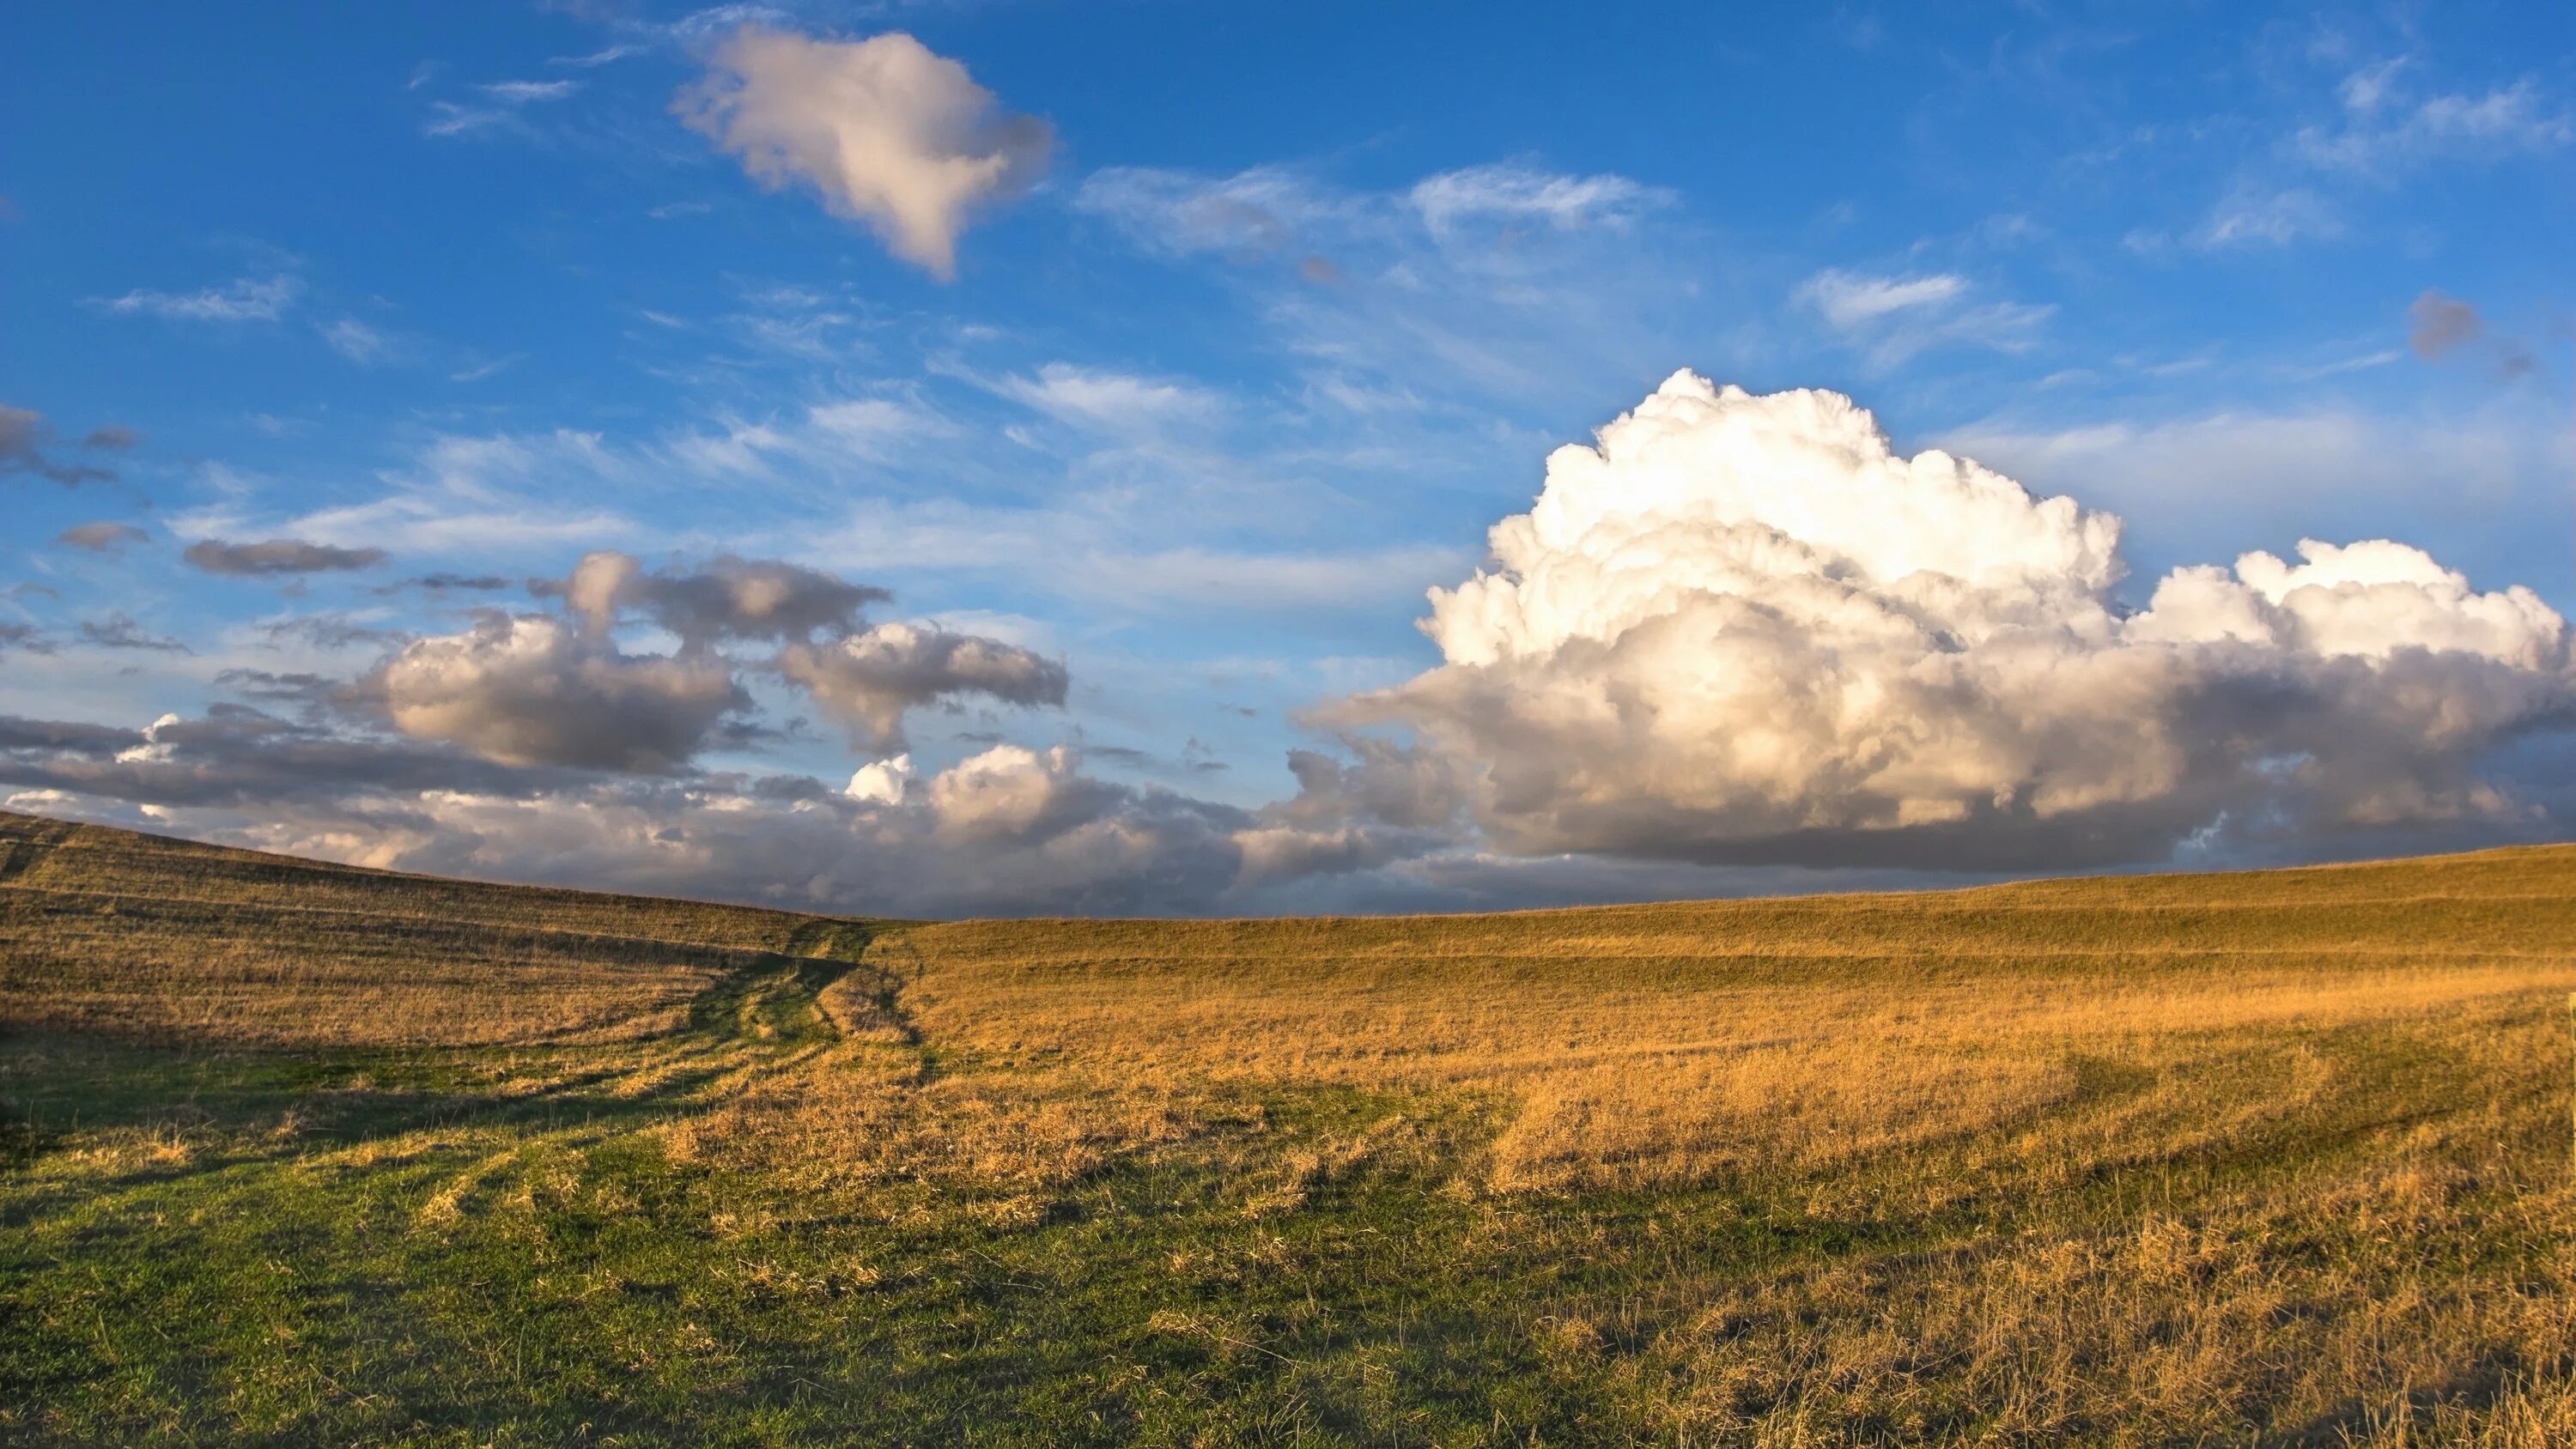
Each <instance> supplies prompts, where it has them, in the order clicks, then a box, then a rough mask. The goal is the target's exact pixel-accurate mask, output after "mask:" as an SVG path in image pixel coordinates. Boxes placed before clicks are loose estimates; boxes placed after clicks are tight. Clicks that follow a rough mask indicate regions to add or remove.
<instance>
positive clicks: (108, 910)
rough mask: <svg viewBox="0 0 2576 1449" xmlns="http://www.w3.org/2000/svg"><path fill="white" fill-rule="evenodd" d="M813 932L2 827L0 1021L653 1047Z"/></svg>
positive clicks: (734, 914)
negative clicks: (702, 1002) (719, 986)
mask: <svg viewBox="0 0 2576 1449" xmlns="http://www.w3.org/2000/svg"><path fill="white" fill-rule="evenodd" d="M814 925H815V918H813V917H810V916H800V915H793V914H790V913H787V912H781V911H763V910H754V909H749V908H744V907H737V906H710V905H699V904H696V903H693V902H687V901H671V900H659V899H653V898H648V897H633V896H611V895H599V894H591V893H585V892H579V891H546V890H528V889H524V888H519V887H510V886H487V885H477V884H474V883H472V882H466V881H448V880H436V879H431V878H426V877H420V876H405V875H397V874H393V873H391V872H386V871H367V870H357V869H353V868H349V867H343V866H332V865H324V864H319V863H315V862H310V861H300V860H290V859H287V858H285V857H281V856H271V855H261V854H257V853H254V852H250V851H239V850H224V849H219V848H216V847H212V846H203V845H193V844H189V843H187V842H185V841H176V840H165V839H161V838H159V837H156V836H149V835H136V834H132V833H130V832H126V831H120V830H108V829H104V828H100V827H95V826H79V825H68V824H64V823H62V822H58V821H50V820H40V819H35V818H32V817H28V816H19V815H9V814H5V813H0V1026H16V1027H43V1028H48V1029H74V1028H77V1029H84V1030H105V1031H114V1032H119V1033H123V1034H126V1035H132V1036H144V1037H154V1038H160V1039H166V1040H182V1041H206V1042H215V1043H234V1044H248V1045H260V1046H272V1047H294V1046H327V1045H340V1046H391V1045H403V1044H413V1045H450V1046H462V1045H478V1044H489V1043H498V1042H514V1041H518V1042H524V1041H537V1040H596V1039H607V1038H615V1037H621V1036H634V1035H644V1034H651V1033H653V1032H657V1031H662V1030H666V1029H668V1028H670V1027H671V1026H673V1025H675V1024H676V1023H677V1022H678V1020H679V1019H680V1017H681V1015H682V1014H683V1013H684V1012H685V1010H686V1007H687V1003H688V1002H689V1001H690V1000H691V999H693V998H694V997H696V996H697V995H698V994H699V993H700V992H702V991H704V990H705V989H706V988H707V987H708V986H709V985H711V984H713V983H715V982H717V981H719V980H722V979H725V978H727V977H729V976H732V975H735V974H737V973H740V972H742V971H745V970H747V969H751V968H753V967H755V966H758V965H760V964H761V963H763V962H764V961H768V960H771V959H772V957H771V956H770V955H769V953H773V952H778V951H782V950H785V949H787V948H788V947H789V945H790V943H791V941H792V940H793V938H794V937H795V936H796V934H797V932H798V931H800V930H806V929H810V928H812V927H813V926H814Z"/></svg>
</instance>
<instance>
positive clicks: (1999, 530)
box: [1301, 373, 2576, 869]
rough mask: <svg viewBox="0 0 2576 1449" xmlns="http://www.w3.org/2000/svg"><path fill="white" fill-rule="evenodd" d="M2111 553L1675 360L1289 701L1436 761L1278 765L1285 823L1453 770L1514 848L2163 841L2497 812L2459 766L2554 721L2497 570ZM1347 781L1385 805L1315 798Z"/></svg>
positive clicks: (1824, 848) (2558, 649)
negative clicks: (1382, 684)
mask: <svg viewBox="0 0 2576 1449" xmlns="http://www.w3.org/2000/svg"><path fill="white" fill-rule="evenodd" d="M2118 539H2119V521H2118V520H2117V519H2116V518H2113V517H2112V516H2110V515H2108V514H2105V513H2101V512H2096V511H2090V510H2087V509H2085V508H2083V507H2081V506H2080V505H2078V504H2077V503H2076V502H2075V501H2074V500H2073V499H2071V498H2063V497H2060V498H2035V497H2033V496H2031V495H2030V494H2029V493H2028V492H2026V491H2025V490H2024V489H2022V488H2021V487H2020V485H2018V484H2016V483H2014V482H2013V481H2012V480H2011V479H2009V478H2006V477H2004V476H2002V475H2001V474H1998V473H1995V472H1993V471H1992V470H1989V469H1986V468H1983V467H1980V466H1978V465H1977V464H1975V463H1973V462H1970V461H1968V460H1965V459H1961V458H1956V457H1953V456H1950V455H1948V454H1946V453H1941V452H1937V451H1935V452H1926V453H1922V454H1918V455H1916V456H1914V457H1911V458H1907V457H1903V456H1899V455H1897V454H1895V453H1894V452H1892V451H1891V450H1890V449H1889V447H1888V444H1887V439H1886V437H1885V435H1884V434H1882V433H1881V432H1880V431H1879V429H1878V427H1877V424H1876V422H1875V420H1874V419H1873V418H1872V417H1871V416H1870V414H1869V413H1868V412H1866V411H1865V410H1863V409H1861V408H1860V407H1858V406H1857V405H1855V404H1854V403H1852V402H1851V401H1850V400H1849V399H1848V398H1844V397H1842V396H1840V395H1839V394H1834V393H1828V392H1813V391H1810V392H1787V393H1779V394H1774V395H1770V396H1759V397H1757V396H1754V395H1751V394H1748V393H1746V392H1744V391H1742V390H1741V389H1737V388H1733V387H1728V388H1723V389H1721V388H1716V387H1713V386H1711V385H1710V384H1708V383H1707V382H1705V381H1703V380H1701V379H1700V378H1698V377H1695V376H1692V375H1690V374H1688V373H1682V374H1677V375H1676V376H1674V377H1673V378H1672V379H1671V380H1670V381H1669V382H1667V383H1666V384H1664V386H1663V387H1662V388H1660V389H1658V390H1657V391H1656V393H1655V394H1654V395H1653V396H1651V397H1649V398H1648V399H1647V400H1646V401H1645V402H1644V403H1643V404H1641V405H1640V406H1639V407H1638V408H1637V409H1636V411H1634V412H1633V413H1631V414H1629V415H1627V416H1624V417H1622V418H1620V419H1618V420H1617V421H1615V422H1613V423H1612V424H1610V425H1609V426H1608V427H1606V428H1604V429H1602V430H1601V433H1600V435H1599V441H1598V444H1597V445H1596V446H1594V447H1567V448H1563V449H1559V450H1558V451H1557V453H1556V454H1554V455H1553V456H1552V457H1551V458H1550V459H1549V461H1548V470H1547V483H1546V486H1545V489H1544V490H1543V492H1542V494H1541V496H1540V498H1539V500H1538V502H1537V504H1536V506H1534V507H1533V508H1532V509H1531V511H1530V512H1528V513H1526V514H1522V515H1519V516H1516V517H1513V518H1508V519H1505V520H1504V521H1503V522H1502V523H1500V524H1498V525H1496V527H1495V528H1494V530H1493V534H1492V540H1491V541H1492V548H1493V556H1494V559H1495V561H1496V563H1497V564H1498V565H1499V571H1498V572H1494V573H1480V574H1478V575H1477V576H1476V577H1475V578H1473V579H1470V580H1468V581H1466V582H1464V583H1462V584H1460V585H1459V586H1458V587H1456V588H1454V589H1436V590H1434V591H1433V592H1432V596H1431V603H1432V608H1431V617H1430V618H1429V619H1428V620H1427V621H1426V622H1425V623H1424V626H1423V627H1424V629H1425V631H1426V632H1427V633H1429V634H1430V636H1431V638H1432V639H1433V641H1434V642H1435V643H1436V644H1437V645H1438V646H1439V648H1440V651H1441V654H1442V656H1443V658H1444V660H1445V662H1444V663H1443V664H1442V665H1441V666H1439V667H1438V668H1435V669H1432V670H1430V671H1428V672H1426V673H1424V674H1422V675H1419V676H1417V677H1416V678H1414V679H1412V680H1409V681H1407V682H1405V683H1403V684H1401V685H1398V686H1395V687H1393V688H1390V689H1384V690H1378V691H1374V692H1370V693H1365V694H1361V695H1357V696H1354V697H1352V698H1351V699H1348V700H1345V701H1342V702H1340V703H1339V704H1337V705H1334V706H1330V707H1328V708H1326V709H1325V710H1323V711H1322V712H1321V713H1320V715H1319V719H1320V720H1321V722H1324V723H1329V724H1335V725H1339V726H1342V727H1345V728H1348V727H1354V726H1366V725H1385V726H1395V727H1399V728H1401V729H1403V730H1405V731H1407V732H1409V733H1410V735H1411V736H1412V738H1413V741H1414V746H1413V750H1412V752H1411V753H1412V754H1413V755H1415V756H1418V757H1425V758H1428V759H1429V760H1431V761H1433V762H1435V763H1436V765H1437V767H1438V768H1435V769H1432V770H1429V771H1427V772H1426V771H1425V770H1424V769H1423V768H1422V765H1421V761H1420V759H1407V758H1403V757H1400V756H1397V755H1393V754H1389V755H1387V756H1386V758H1385V759H1384V760H1381V761H1368V760H1364V761H1363V762H1362V765H1361V766H1360V767H1358V768H1359V774H1358V776H1357V778H1356V783H1353V782H1352V781H1349V780H1345V779H1344V778H1343V777H1342V775H1341V773H1340V772H1339V769H1338V767H1337V768H1336V769H1335V770H1333V771H1325V770H1322V769H1320V768H1317V769H1310V770H1308V771H1304V772H1301V775H1305V776H1312V777H1313V778H1311V779H1304V780H1302V783H1305V784H1306V785H1307V787H1308V788H1307V791H1306V792H1305V793H1304V795H1302V796H1301V799H1306V800H1307V802H1308V805H1309V807H1310V808H1308V809H1307V810H1306V811H1305V812H1304V813H1305V816H1306V819H1305V821H1304V822H1303V823H1304V824H1305V827H1306V828H1308V829H1310V830H1322V829H1324V828H1326V827H1327V826H1328V825H1329V824H1330V823H1331V822H1332V820H1333V819H1334V817H1336V816H1337V815H1338V816H1340V817H1341V818H1344V819H1363V820H1364V819H1369V818H1377V819H1385V818H1387V817H1388V816H1389V814H1390V813H1402V812H1410V818H1412V819H1415V820H1420V819H1423V818H1426V815H1427V813H1428V812H1430V811H1431V810H1433V809H1435V808H1436V807H1439V806H1441V805H1444V804H1445V803H1446V800H1445V797H1444V796H1443V794H1442V792H1443V791H1449V790H1454V791H1456V792H1457V798H1458V799H1460V801H1461V802H1462V804H1463V808H1464V809H1465V811H1466V813H1467V814H1468V815H1469V816H1470V817H1471V818H1472V819H1473V820H1474V821H1475V822H1476V824H1477V825H1478V826H1479V827H1480V828H1481V829H1482V831H1483V833H1484V834H1485V836H1486V837H1487V838H1488V839H1490V840H1492V841H1494V842H1495V843H1497V844H1499V845H1501V846H1502V847H1503V848H1505V849H1506V850H1509V851H1512V852H1516V853H1522V854H1533V855H1536V854H1553V853H1557V852H1566V851H1577V852H1601V853H1607V854H1613V855H1623V856H1646V857H1656V856H1660V857H1665V858H1671V859H1691V860H1703V861H1745V862H1763V863H1795V864H1825V865H1901V866H1914V867H1928V868H1935V869H1939V868H1952V869H1965V868H1996V869H2000V868H2033V867H2048V866H2058V867H2064V866H2070V865H2077V864H2087V863H2108V862H2114V861H2137V860H2154V859H2159V858H2163V857H2164V856H2166V855H2167V854H2169V853H2170V852H2171V851H2172V850H2173V849H2174V848H2175V846H2176V844H2177V842H2179V841H2182V840H2184V839H2186V838H2190V837H2193V836H2194V835H2195V833H2197V832H2210V831H2221V832H2225V833H2230V834H2232V835H2235V836H2240V837H2246V838H2266V839H2277V838H2293V839H2314V838H2317V837H2320V836H2323V835H2326V834H2331V833H2334V832H2337V831H2347V830H2356V829H2368V828H2378V827H2385V826H2391V825H2400V824H2406V823H2410V822H2411V823H2422V822H2429V821H2460V820H2489V821H2509V820H2512V819H2515V818H2519V817H2518V816H2517V814H2516V812H2517V811H2518V810H2519V809H2520V807H2518V806H2517V805H2515V804H2514V802H2513V801H2511V800H2510V799H2508V798H2507V797H2506V796H2505V795H2503V794H2502V793H2501V792H2500V791H2499V790H2498V789H2497V788H2495V787H2494V786H2492V785H2491V784H2489V783H2488V782H2487V781H2485V780H2484V779H2482V778H2481V777H2480V775H2479V772H2478V767H2479V766H2480V764H2481V763H2482V762H2484V761H2485V760H2486V759H2487V758H2488V757H2489V756H2490V755H2491V754H2492V753H2493V752H2494V751H2496V750H2497V749H2498V748H2500V747H2502V746H2503V745H2505V744H2507V743H2509V742H2511V741H2513V740H2515V739H2518V738H2520V737H2522V736H2524V735H2527V734H2531V733H2533V732H2536V731H2544V730H2551V729H2563V728H2566V727H2567V726H2568V724H2569V723H2570V722H2571V720H2572V719H2576V676H2571V671H2570V667H2569V658H2568V643H2567V637H2566V630H2565V627H2564V625H2563V623H2562V621H2561V620H2560V619H2559V617H2558V616H2557V615H2556V614H2555V613H2554V612H2553V611H2551V610H2550V609H2549V608H2548V607H2547V606H2546V605H2545V604H2543V603H2542V602H2541V601H2540V599H2539V598H2538V597H2537V596H2536V595H2533V594H2532V593H2531V592H2530V591H2529V590H2527V589H2520V588H2512V589H2505V590H2502V591H2497V592H2484V593H2482V592H2479V591H2478V590H2476V589H2474V588H2472V587H2471V586H2470V585H2469V584H2468V582H2467V581H2466V580H2465V579H2463V578H2462V577H2461V576H2460V575H2458V574H2457V573H2454V572H2452V571H2449V570H2446V569H2444V568H2442V567H2441V566H2440V565H2439V564H2438V563H2436V562H2435V561H2434V560H2432V559H2431V558H2429V557H2428V556H2426V555H2425V554H2424V553H2422V552H2421V551H2420V550H2417V549H2414V548H2412V547H2409V546H2407V545H2404V544H2401V543H2395V542H2389V541H2372V542H2365V543H2359V544H2354V545H2350V546H2346V547H2335V546H2332V545H2328V544H2324V543H2318V542H2314V541H2310V542H2308V543H2305V544H2303V545H2302V546H2301V549H2300V562H2298V563H2295V564H2294V563H2289V562H2285V561H2283V560H2281V559H2279V558H2276V557H2274V556H2272V555H2270V554H2268V553H2254V554H2248V555H2246V556H2245V557H2244V558H2242V559H2239V560H2238V561H2237V562H2236V564H2235V566H2234V567H2233V568H2232V569H2228V568H2186V569H2179V570H2176V571H2175V572H2174V573H2173V574H2171V575H2169V576H2167V577H2166V578H2165V579H2163V580H2162V581H2161V582H2160V583H2159V584H2158V585H2157V586H2156V588H2155V589H2154V590H2153V594H2152V598H2151V600H2150V602H2149V605H2148V607H2147V608H2146V609H2145V610H2144V611H2142V612H2139V613H2136V614H2134V615H2131V614H2128V613H2126V612H2124V611H2123V610H2122V609H2120V608H2119V607H2118V606H2117V605H2116V604H2115V602H2114V600H2113V598H2112V594H2111V590H2112V588H2113V587H2114V585H2115V584H2116V583H2117V582H2118V581H2119V579H2120V577H2121V573H2122V568H2123V565H2122V563H2121V560H2120V557H2119V554H2118V550H2117V544H2118ZM1373 771H1374V772H1375V773H1376V774H1378V775H1382V776H1385V777H1386V778H1387V781H1389V782H1391V783H1373V782H1372V779H1371V775H1372V772H1373ZM1408 779H1413V780H1418V781H1423V782H1426V783H1424V784H1422V785H1420V786H1419V787H1408V786H1406V785H1405V783H1404V782H1405V781H1406V780H1408ZM1372 789H1373V790H1375V791H1376V792H1377V797H1378V798H1379V799H1382V800H1390V801H1393V802H1396V803H1395V806H1394V808H1393V810H1392V811H1391V810H1390V808H1389V807H1388V806H1385V805H1376V804H1363V803H1360V802H1359V801H1357V800H1355V799H1352V798H1351V797H1354V796H1357V795H1359V794H1360V793H1361V792H1363V791H1368V790H1372ZM1336 801H1341V802H1344V803H1341V804H1340V805H1339V806H1338V808H1333V807H1334V805H1335V802H1336Z"/></svg>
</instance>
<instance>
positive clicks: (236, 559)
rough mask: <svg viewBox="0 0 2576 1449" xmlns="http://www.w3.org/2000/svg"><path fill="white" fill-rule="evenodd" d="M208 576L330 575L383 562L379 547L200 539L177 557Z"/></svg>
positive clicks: (296, 540) (288, 540) (292, 540)
mask: <svg viewBox="0 0 2576 1449" xmlns="http://www.w3.org/2000/svg"><path fill="white" fill-rule="evenodd" d="M180 557H182V558H184V559H186V560H187V561H188V562H189V563H190V564H192V565H194V566H195V567H197V568H199V569H202V570H204V571H205V572H207V573H210V574H227V575H232V576H235V577H242V578H268V577H274V576H278V575H283V574H318V573H333V572H339V571H345V570H353V569H368V568H374V567H375V566H376V565H377V564H380V563H383V562H384V561H385V551H384V550H383V549H380V548H339V547H336V546H334V545H331V544H327V543H307V542H305V541H304V540H302V539H300V538H272V539H267V540H265V541H263V542H259V543H228V542H226V541H224V540H223V539H219V538H208V539H200V540H199V541H197V542H195V543H192V544H190V545H188V547H187V550H186V551H185V552H184V553H182V554H181V555H180Z"/></svg>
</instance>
